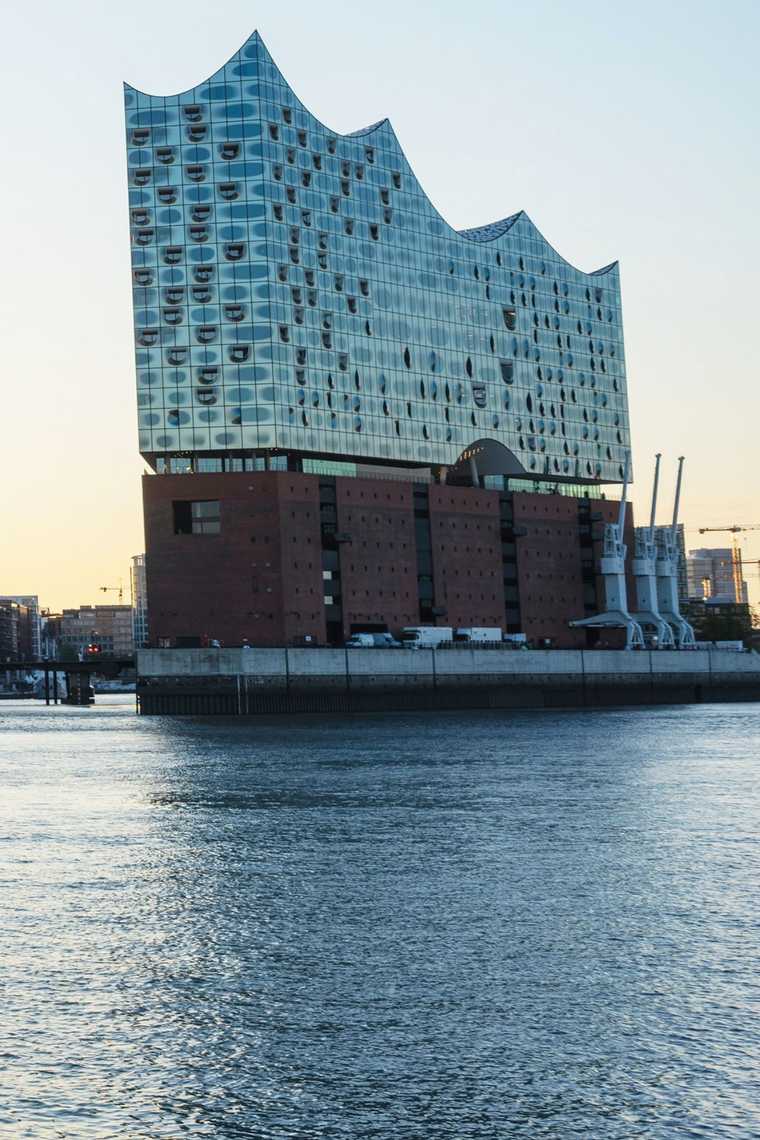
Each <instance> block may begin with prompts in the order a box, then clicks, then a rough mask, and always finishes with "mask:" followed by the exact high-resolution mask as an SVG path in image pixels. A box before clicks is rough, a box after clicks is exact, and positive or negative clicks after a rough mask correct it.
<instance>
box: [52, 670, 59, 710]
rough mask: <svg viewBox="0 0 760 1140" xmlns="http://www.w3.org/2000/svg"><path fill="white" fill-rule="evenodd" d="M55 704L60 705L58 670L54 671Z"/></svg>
mask: <svg viewBox="0 0 760 1140" xmlns="http://www.w3.org/2000/svg"><path fill="white" fill-rule="evenodd" d="M53 704H54V705H57V704H58V670H57V669H54V670H53Z"/></svg>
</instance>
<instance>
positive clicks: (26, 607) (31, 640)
mask: <svg viewBox="0 0 760 1140" xmlns="http://www.w3.org/2000/svg"><path fill="white" fill-rule="evenodd" d="M8 603H15V604H16V605H17V606H21V607H22V608H23V611H24V617H23V620H22V629H23V630H24V635H23V640H24V645H25V652H26V654H27V656H30V657H31V659H32V660H35V661H37V660H38V659H39V657H40V655H41V652H42V623H41V619H40V600H39V597H38V596H37V594H2V595H0V605H4V604H8Z"/></svg>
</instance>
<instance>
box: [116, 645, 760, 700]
mask: <svg viewBox="0 0 760 1140" xmlns="http://www.w3.org/2000/svg"><path fill="white" fill-rule="evenodd" d="M137 693H138V702H139V707H140V711H141V713H143V714H145V715H243V716H245V715H257V714H258V715H261V714H267V713H299V712H300V713H323V712H324V713H328V712H385V711H403V710H412V709H420V710H424V709H438V710H445V709H466V708H469V709H477V708H563V707H564V708H575V707H604V706H612V705H651V704H679V703H693V702H700V701H741V700H747V701H755V700H758V699H760V656H758V655H757V654H743V653H729V652H725V651H715V652H704V651H699V652H682V653H677V652H667V651H665V652H653V653H648V652H643V653H626V652H624V651H615V650H609V651H597V652H577V651H564V652H563V651H551V650H549V651H545V652H542V651H528V652H518V651H509V650H493V651H485V650H466V649H461V650H459V649H456V650H438V651H432V650H419V651H412V650H371V649H367V650H362V649H357V650H329V649H325V650H309V649H291V650H286V649H279V650H221V651H216V650H145V651H143V652H141V653H140V654H139V656H138V688H137Z"/></svg>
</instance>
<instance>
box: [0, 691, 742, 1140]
mask: <svg viewBox="0 0 760 1140" xmlns="http://www.w3.org/2000/svg"><path fill="white" fill-rule="evenodd" d="M132 701H133V698H129V697H126V698H120V697H102V698H99V699H98V704H97V706H96V707H95V708H94V709H90V710H87V709H65V708H50V709H45V708H44V706H40V705H37V704H33V703H31V702H26V703H18V704H9V703H8V702H3V703H2V704H0V782H1V783H0V787H1V795H0V815H1V816H2V826H1V831H0V880H1V893H0V1060H1V1062H2V1075H1V1076H0V1136H2V1137H6V1136H8V1137H13V1138H14V1140H15V1138H25V1137H34V1138H35V1140H37V1138H39V1140H47V1138H53V1137H55V1138H58V1137H64V1138H67V1140H68V1138H70V1137H72V1138H77V1140H78V1138H80V1137H82V1138H85V1140H90V1138H96V1137H97V1138H98V1140H101V1138H111V1137H113V1138H114V1140H116V1138H117V1137H118V1138H119V1140H163V1138H171V1140H184V1138H186V1137H187V1138H195V1137H214V1138H218V1140H231V1138H234V1137H257V1138H258V1137H260V1138H269V1137H272V1138H286V1137H288V1138H289V1137H299V1138H300V1137H309V1138H310V1137H316V1138H322V1137H324V1138H328V1137H329V1138H344V1137H345V1138H351V1140H353V1138H357V1137H373V1138H385V1137H388V1138H394V1140H395V1138H399V1140H400V1138H404V1140H407V1138H408V1140H427V1138H444V1137H445V1138H452V1140H453V1138H456V1140H460V1138H464V1140H466V1138H472V1137H477V1138H492V1137H493V1138H496V1137H499V1138H501V1137H519V1138H525V1140H528V1138H529V1140H543V1138H548V1137H552V1138H555V1137H556V1138H557V1140H568V1138H572V1137H584V1138H592V1140H613V1138H614V1140H629V1138H632V1137H648V1138H649V1137H652V1138H665V1137H667V1138H671V1137H673V1138H679V1140H680V1138H681V1137H694V1138H701V1137H704V1138H708V1137H709V1138H711V1140H714V1138H718V1137H732V1138H738V1140H743V1138H745V1137H746V1138H749V1137H757V1136H758V1135H759V1134H760V1075H759V1074H760V1016H758V1015H759V1014H760V1000H759V999H760V986H759V985H758V958H759V957H760V956H759V954H758V950H759V949H760V920H759V918H758V883H759V881H760V876H759V875H758V871H759V869H760V843H759V841H758V821H759V818H760V811H759V808H760V794H759V792H758V757H760V707H758V706H753V705H715V706H695V707H672V708H657V709H651V710H646V709H635V710H606V711H593V712H585V711H571V712H564V711H562V712H547V713H536V712H526V713H515V712H509V713H502V712H493V713H488V712H473V713H461V712H456V713H451V714H443V715H441V714H427V713H423V714H410V715H393V716H388V717H385V718H383V717H381V716H362V717H355V718H337V717H336V718H331V719H317V718H308V717H305V718H291V719H287V718H281V719H268V720H252V721H248V722H242V721H220V720H215V719H208V720H200V719H199V720H191V719H168V718H167V719H163V718H156V719H153V718H142V719H138V718H136V717H135V716H134V715H133V713H132Z"/></svg>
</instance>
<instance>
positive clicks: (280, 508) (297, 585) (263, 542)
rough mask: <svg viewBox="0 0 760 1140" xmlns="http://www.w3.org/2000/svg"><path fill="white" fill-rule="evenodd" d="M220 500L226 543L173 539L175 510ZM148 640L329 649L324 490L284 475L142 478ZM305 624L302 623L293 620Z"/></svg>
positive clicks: (205, 537)
mask: <svg viewBox="0 0 760 1140" xmlns="http://www.w3.org/2000/svg"><path fill="white" fill-rule="evenodd" d="M197 499H218V500H219V501H220V502H221V519H222V525H221V533H220V534H191V535H185V534H175V533H174V520H173V510H172V502H173V501H175V500H197ZM143 508H144V515H145V549H146V552H147V554H148V558H147V566H146V577H147V591H148V620H149V623H150V639H151V642H152V643H153V644H156V643H157V641H158V639H159V638H162V637H167V638H170V639H171V640H172V641H174V640H175V639H176V638H178V637H201V638H203V637H209V638H217V639H218V640H219V641H221V642H222V644H227V645H240V644H241V642H242V640H243V638H246V637H247V638H248V639H249V640H250V641H251V642H252V643H255V644H258V645H282V644H284V643H285V641H290V640H292V639H294V638H298V637H302V636H303V635H305V634H310V635H311V636H312V637H314V638H316V639H317V640H319V641H323V640H324V608H323V605H322V593H321V582H322V572H321V563H320V533H319V499H318V483H317V480H315V479H314V477H313V476H304V475H295V474H294V475H291V474H289V473H286V472H282V473H281V472H255V473H250V474H248V473H242V474H223V475H222V474H219V475H217V474H208V475H201V474H198V475H148V476H145V477H144V479H143ZM296 615H298V616H296Z"/></svg>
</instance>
